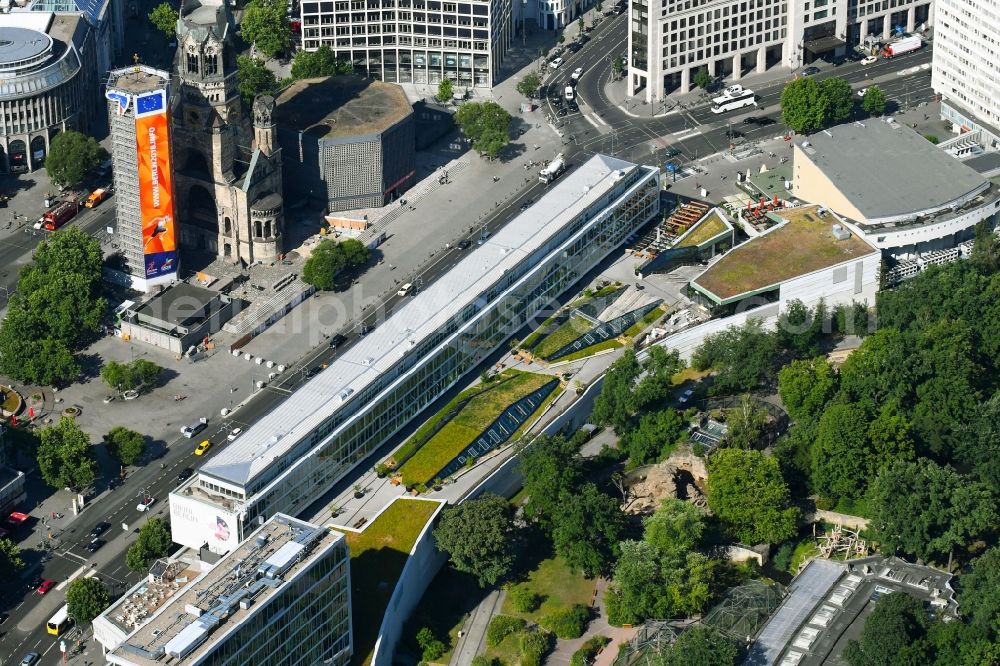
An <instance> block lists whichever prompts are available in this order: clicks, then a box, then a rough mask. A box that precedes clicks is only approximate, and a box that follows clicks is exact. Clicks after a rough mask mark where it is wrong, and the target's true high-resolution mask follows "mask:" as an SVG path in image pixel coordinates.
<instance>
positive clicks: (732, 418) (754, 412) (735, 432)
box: [726, 394, 768, 449]
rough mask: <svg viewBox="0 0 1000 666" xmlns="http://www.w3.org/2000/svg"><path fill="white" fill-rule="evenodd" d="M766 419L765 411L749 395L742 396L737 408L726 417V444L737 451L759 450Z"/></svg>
mask: <svg viewBox="0 0 1000 666" xmlns="http://www.w3.org/2000/svg"><path fill="white" fill-rule="evenodd" d="M767 419H768V414H767V410H766V409H764V408H763V407H760V406H759V405H758V404H757V402H756V401H755V400H754V399H753V398H751V397H750V396H749V395H747V394H743V395H742V396H741V397H740V404H739V407H737V408H736V409H732V410H730V411H729V413H728V415H727V418H726V425H727V427H728V432H727V434H726V443H727V444H728V445H729V446H732V447H735V448H738V449H755V448H761V444H762V441H763V439H764V435H766V434H767V423H768V421H767Z"/></svg>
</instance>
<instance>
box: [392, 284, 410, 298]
mask: <svg viewBox="0 0 1000 666" xmlns="http://www.w3.org/2000/svg"><path fill="white" fill-rule="evenodd" d="M411 289H413V284H412V283H410V282H407V283H406V284H404V285H403V286H402V287H400V288H399V291H397V292H396V295H397V296H406V295H407V294H408V293H410V290H411Z"/></svg>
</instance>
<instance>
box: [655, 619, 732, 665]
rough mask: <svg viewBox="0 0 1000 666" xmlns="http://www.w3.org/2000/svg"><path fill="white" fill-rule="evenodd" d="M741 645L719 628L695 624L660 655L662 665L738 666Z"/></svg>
mask: <svg viewBox="0 0 1000 666" xmlns="http://www.w3.org/2000/svg"><path fill="white" fill-rule="evenodd" d="M739 656H740V649H739V645H737V644H736V642H735V641H734V640H733V639H731V638H728V637H727V636H725V635H724V634H723V633H721V632H720V631H719V630H718V629H716V628H714V627H710V626H706V625H695V626H693V627H690V628H689V629H687V630H686V631H684V632H683V633H682V634H681V635H680V636H678V637H677V640H676V641H674V643H673V645H671V646H670V647H668V648H667V649H666V651H665V652H664V653H663V654H662V655H661V657H660V664H661V665H662V666H736V664H737V663H739V662H738V659H739Z"/></svg>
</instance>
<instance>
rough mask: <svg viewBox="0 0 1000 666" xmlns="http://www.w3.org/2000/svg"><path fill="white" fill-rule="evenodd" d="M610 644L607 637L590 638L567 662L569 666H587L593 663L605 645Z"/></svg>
mask: <svg viewBox="0 0 1000 666" xmlns="http://www.w3.org/2000/svg"><path fill="white" fill-rule="evenodd" d="M610 642H611V639H610V638H608V637H607V636H591V637H590V638H588V639H587V641H586V642H585V643H584V644H583V645H581V646H580V649H579V650H577V651H576V652H574V653H573V656H572V657H571V658H570V660H569V666H588V665H589V664H591V663H593V661H594V658H595V657H596V656H597V653H598V652H600V651H601V648H603V647H604V646H605V645H607V644H608V643H610Z"/></svg>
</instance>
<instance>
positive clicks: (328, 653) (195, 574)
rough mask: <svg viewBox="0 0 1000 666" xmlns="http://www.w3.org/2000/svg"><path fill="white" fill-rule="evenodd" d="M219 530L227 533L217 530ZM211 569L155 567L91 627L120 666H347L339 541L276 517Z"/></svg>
mask: <svg viewBox="0 0 1000 666" xmlns="http://www.w3.org/2000/svg"><path fill="white" fill-rule="evenodd" d="M214 529H215V530H217V531H221V530H226V529H229V528H228V526H226V524H225V523H224V522H216V524H215V527H214ZM251 537H252V538H250V539H247V540H246V541H244V542H243V543H242V544H241V545H240V547H239V548H237V549H236V550H234V551H233V552H232V553H230V554H229V555H227V556H226V557H224V558H222V559H220V560H219V561H218V562H216V563H215V564H214V565H209V564H207V563H205V562H203V561H201V560H199V559H198V558H197V551H189V552H188V553H186V554H182V555H181V556H179V557H177V558H174V559H169V560H158V561H156V562H155V563H154V564H153V566H152V567H151V569H150V571H149V573H148V574H147V576H146V578H145V579H144V580H143V581H142V582H140V583H139V584H138V585H136V586H135V587H134V588H132V589H131V590H129V591H128V592H126V593H125V595H124V596H123V597H122V598H121V599H120V600H119V601H117V602H116V603H115V604H114V605H112V606H111V607H110V608H108V610H106V611H105V612H104V613H102V614H101V615H100V616H99V617H98V618H96V619H95V620H94V624H93V626H94V637H95V638H96V639H97V640H98V641H99V642H100V643H101V644H102V646H103V647H104V649H105V651H106V654H105V656H104V662H102V663H108V664H115V665H117V666H160V665H162V664H171V665H172V666H246V665H247V664H260V665H261V666H263V665H264V664H267V665H268V666H315V665H316V664H331V665H333V666H346V665H347V664H348V663H350V660H351V653H352V640H351V633H352V632H351V584H350V581H351V575H350V559H349V553H348V547H347V540H346V539H345V537H344V535H343V534H341V533H340V532H334V531H332V530H328V529H326V528H324V527H320V526H317V525H313V524H311V523H306V522H303V521H301V520H296V519H295V518H292V517H291V516H286V515H282V514H276V515H274V516H273V517H272V518H271V519H270V520H268V521H266V522H264V523H263V525H261V526H260V528H259V529H257V530H256V531H255V532H254V533H253V534H252V535H251Z"/></svg>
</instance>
